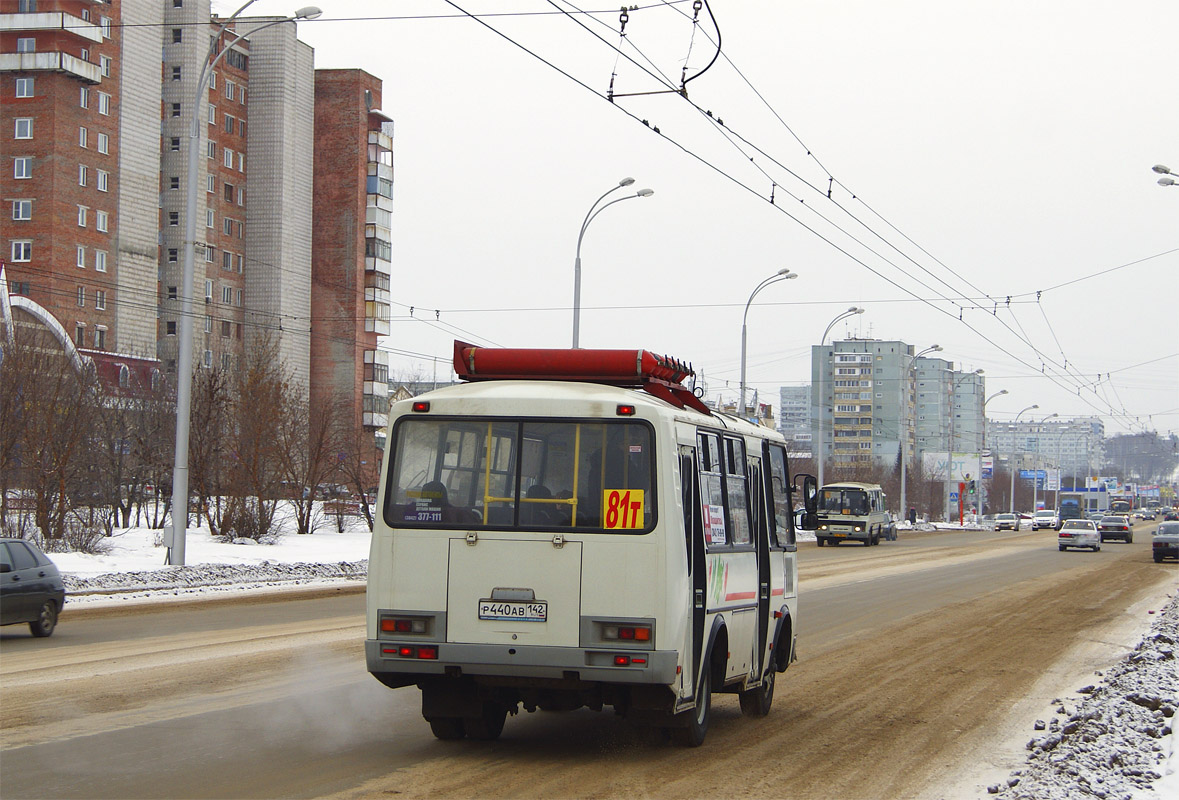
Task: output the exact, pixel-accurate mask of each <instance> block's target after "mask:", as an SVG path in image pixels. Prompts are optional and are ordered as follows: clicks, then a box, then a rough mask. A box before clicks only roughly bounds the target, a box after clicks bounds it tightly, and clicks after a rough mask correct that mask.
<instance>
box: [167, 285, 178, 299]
mask: <svg viewBox="0 0 1179 800" xmlns="http://www.w3.org/2000/svg"><path fill="white" fill-rule="evenodd" d="M178 296H179V294H178V292H177V290H176V287H175V286H169V287H168V299H169V300H175V299H176V298H177V297H178Z"/></svg>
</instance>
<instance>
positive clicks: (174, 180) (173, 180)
mask: <svg viewBox="0 0 1179 800" xmlns="http://www.w3.org/2000/svg"><path fill="white" fill-rule="evenodd" d="M168 188H169V189H179V188H180V176H179V175H173V176H172V177H170V178H168Z"/></svg>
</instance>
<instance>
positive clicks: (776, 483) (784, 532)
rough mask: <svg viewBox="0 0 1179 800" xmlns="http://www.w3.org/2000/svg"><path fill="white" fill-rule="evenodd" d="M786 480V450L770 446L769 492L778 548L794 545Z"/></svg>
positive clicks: (779, 446) (777, 446)
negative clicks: (772, 500) (771, 496)
mask: <svg viewBox="0 0 1179 800" xmlns="http://www.w3.org/2000/svg"><path fill="white" fill-rule="evenodd" d="M786 478H787V471H786V450H785V448H783V447H782V446H781V445H776V444H773V445H770V491H771V493H772V495H773V498H774V533H775V535H776V536H777V542H778V546H779V547H785V546H786V545H788V544H794V526H793V525H792V524H791V523H792V520H791V513H790V511H791V509H790V493H789V492H788V491H787V489H786V487H787V480H786Z"/></svg>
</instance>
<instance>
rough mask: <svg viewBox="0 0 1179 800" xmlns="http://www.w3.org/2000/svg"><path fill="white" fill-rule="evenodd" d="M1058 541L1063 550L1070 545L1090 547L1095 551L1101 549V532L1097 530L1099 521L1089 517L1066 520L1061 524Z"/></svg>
mask: <svg viewBox="0 0 1179 800" xmlns="http://www.w3.org/2000/svg"><path fill="white" fill-rule="evenodd" d="M1056 541H1057V544H1058V545H1060V549H1061V552H1063V551H1065V550H1067V549H1069V548H1070V547H1088V548H1089V549H1090V550H1092V551H1094V552H1097V551H1098V550H1100V549H1101V534H1100V533H1098V532H1097V523H1095V522H1093V521H1091V520H1087V519H1070V520H1065V523H1064V524H1063V525H1061V526H1060V533H1059V534H1057V536H1056Z"/></svg>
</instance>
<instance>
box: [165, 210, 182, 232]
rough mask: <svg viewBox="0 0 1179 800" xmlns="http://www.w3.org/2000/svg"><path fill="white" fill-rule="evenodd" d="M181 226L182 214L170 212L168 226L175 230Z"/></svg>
mask: <svg viewBox="0 0 1179 800" xmlns="http://www.w3.org/2000/svg"><path fill="white" fill-rule="evenodd" d="M179 224H180V212H179V211H169V212H168V225H169V226H171V227H173V228H175V227H176V226H178V225H179Z"/></svg>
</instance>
